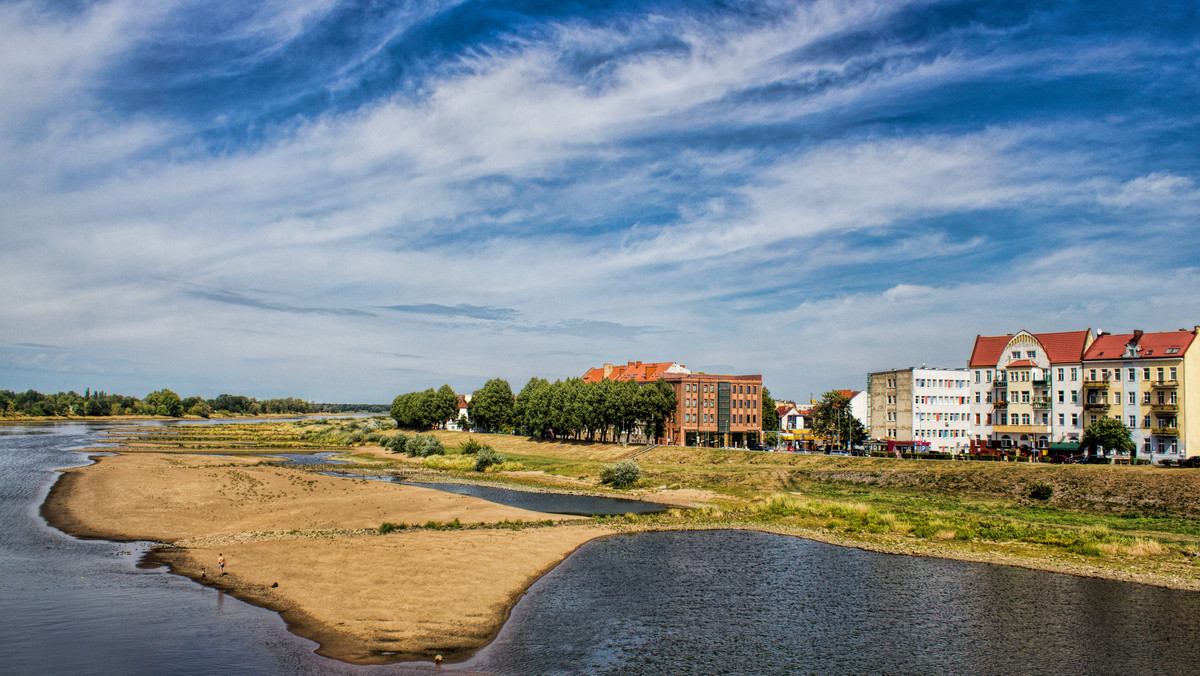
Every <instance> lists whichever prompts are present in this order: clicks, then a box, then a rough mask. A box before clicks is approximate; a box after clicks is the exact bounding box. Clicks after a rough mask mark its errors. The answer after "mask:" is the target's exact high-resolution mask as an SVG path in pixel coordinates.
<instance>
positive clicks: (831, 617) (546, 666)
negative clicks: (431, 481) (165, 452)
mask: <svg viewBox="0 0 1200 676" xmlns="http://www.w3.org/2000/svg"><path fill="white" fill-rule="evenodd" d="M103 429H104V427H103V426H100V425H87V424H78V423H70V424H49V425H23V426H0V518H2V519H3V523H4V524H5V527H4V529H2V530H0V571H3V575H0V614H2V615H3V616H2V617H0V672H3V673H11V674H45V673H72V674H111V673H123V674H151V673H154V674H159V673H164V672H169V673H186V674H229V673H251V674H282V673H289V674H291V673H297V674H309V673H311V674H326V673H333V674H364V673H367V674H392V673H426V672H431V671H434V670H435V669H434V667H432V666H431V665H425V664H417V665H391V666H385V667H357V666H352V665H345V664H342V663H339V662H335V661H332V660H328V659H326V658H323V657H319V656H317V655H315V654H314V653H313V652H312V650H313V649H314V648H315V644H313V643H311V642H310V641H307V640H304V639H301V638H298V637H296V636H293V635H292V634H290V633H288V632H287V630H286V628H285V627H284V624H283V622H282V620H280V619H279V617H278V616H277V615H275V614H274V613H271V612H267V611H265V610H262V609H259V608H254V607H252V606H248V605H246V604H244V603H242V602H240V601H237V600H236V599H233V598H231V597H228V596H226V595H224V594H221V593H220V592H217V591H214V590H211V589H208V588H205V587H203V586H201V585H198V584H196V583H193V582H191V581H190V580H186V579H183V578H180V577H177V576H174V575H170V574H168V573H167V572H166V571H165V569H162V568H154V569H143V568H139V567H138V565H137V564H138V561H139V559H140V555H141V553H142V552H144V551H145V544H129V543H109V542H103V541H84V540H78V539H76V538H72V537H69V536H67V535H64V534H63V533H61V532H59V531H57V530H55V529H53V528H50V527H49V526H47V525H46V523H45V522H44V521H43V520H42V519H41V517H40V515H39V506H40V505H41V502H42V501H43V499H44V498H45V495H46V492H47V491H48V490H49V488H50V486H51V484H52V483H53V481H54V479H55V476H56V475H55V472H54V469H56V468H61V467H69V466H78V465H81V464H85V463H86V462H87V459H86V456H85V454H83V453H79V452H75V451H72V450H70V449H73V448H79V447H84V446H91V445H95V444H97V443H99V442H100V441H101V440H102V439H101V437H100V432H101V431H102V430H103ZM440 670H441V671H452V672H456V673H494V674H575V673H588V674H607V673H612V674H628V673H639V674H714V673H729V674H735V673H737V674H740V673H764V674H791V673H835V674H843V673H844V674H853V673H889V674H928V673H964V674H1000V673H1028V674H1082V673H1087V674H1124V673H1138V674H1152V673H1161V674H1180V673H1200V594H1196V593H1191V592H1180V591H1173V590H1166V589H1160V588H1156V587H1148V586H1144V585H1135V584H1128V583H1120V582H1111V581H1107V580H1093V579H1087V578H1078V577H1072V576H1068V575H1059V574H1052V573H1043V572H1038V571H1029V570H1024V569H1020V568H1011V567H1004V566H994V565H986V564H975V563H964V562H957V561H942V560H936V559H923V558H916V557H905V556H893V555H886V554H878V553H874V552H867V551H862V550H857V549H849V548H844V547H835V546H832V545H826V544H822V543H817V542H812V541H807V540H800V539H797V538H792V537H785V536H780V535H772V534H766V533H757V532H749V531H715V532H683V533H680V532H669V533H645V534H638V535H620V536H613V537H608V538H603V539H600V540H596V541H593V542H590V543H588V544H585V545H584V546H583V547H581V548H580V549H579V550H578V551H577V552H576V553H575V554H573V555H572V556H571V557H570V558H568V559H567V560H566V561H565V562H564V563H563V564H562V565H560V566H559V567H557V568H556V569H555V570H553V571H552V572H551V573H549V574H548V575H546V576H545V577H543V578H542V579H541V580H539V581H538V582H537V583H536V584H535V585H534V586H533V587H532V588H531V589H530V590H529V593H528V594H526V595H525V597H524V598H523V599H522V600H521V602H520V603H518V604H517V606H516V607H515V608H514V610H513V613H512V616H511V618H510V620H509V621H508V622H507V623H506V624H505V626H504V628H503V630H502V631H501V633H500V635H499V636H498V637H497V639H496V640H495V641H494V642H493V643H492V644H491V645H489V646H488V647H487V648H485V649H484V650H482V651H481V652H480V653H478V654H477V655H476V656H475V657H474V658H473V659H472V660H470V661H469V662H467V663H465V664H460V665H445V666H443V667H441V668H440Z"/></svg>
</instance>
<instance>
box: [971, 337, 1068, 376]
mask: <svg viewBox="0 0 1200 676" xmlns="http://www.w3.org/2000/svg"><path fill="white" fill-rule="evenodd" d="M1090 333H1091V330H1090V329H1087V330H1084V331H1062V332H1058V333H1034V334H1031V335H1032V336H1033V337H1034V338H1036V339H1037V341H1038V342H1039V343H1041V344H1042V347H1043V348H1044V349H1045V350H1046V358H1047V359H1049V360H1050V363H1051V364H1074V363H1078V362H1079V361H1081V360H1082V358H1083V351H1084V350H1085V349H1086V348H1087V346H1088V342H1087V341H1088V335H1089V334H1090ZM1013 335H1014V334H1011V333H1010V334H1008V335H1006V336H975V347H974V349H972V350H971V359H970V361H969V362H967V366H968V368H988V367H993V368H994V367H995V366H996V364H998V363H1000V358H1001V357H1003V356H1004V348H1005V346H1006V345H1008V341H1010V340H1012V338H1013Z"/></svg>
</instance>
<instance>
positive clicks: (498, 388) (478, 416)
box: [467, 378, 515, 432]
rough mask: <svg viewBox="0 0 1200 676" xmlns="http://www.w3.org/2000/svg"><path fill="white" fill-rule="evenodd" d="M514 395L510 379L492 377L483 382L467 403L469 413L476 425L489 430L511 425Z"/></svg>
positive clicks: (501, 428)
mask: <svg viewBox="0 0 1200 676" xmlns="http://www.w3.org/2000/svg"><path fill="white" fill-rule="evenodd" d="M514 403H515V402H514V397H513V393H512V388H511V387H509V385H508V381H507V380H504V379H503V378H492V379H491V380H489V381H487V382H486V383H484V384H483V388H481V389H480V390H479V391H478V392H476V393H475V394H474V395H473V396H472V397H471V403H469V404H467V415H469V416H470V417H471V420H472V421H474V423H475V424H476V425H478V426H479V427H482V428H483V429H485V430H488V431H489V432H495V431H500V430H503V429H505V428H507V427H510V426H511V425H512V422H513V404H514Z"/></svg>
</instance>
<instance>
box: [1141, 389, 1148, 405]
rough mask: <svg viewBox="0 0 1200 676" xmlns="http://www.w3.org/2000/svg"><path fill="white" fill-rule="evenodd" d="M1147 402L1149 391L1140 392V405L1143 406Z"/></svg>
mask: <svg viewBox="0 0 1200 676" xmlns="http://www.w3.org/2000/svg"><path fill="white" fill-rule="evenodd" d="M1149 403H1150V393H1149V392H1143V393H1142V405H1143V406H1145V405H1147V404H1149Z"/></svg>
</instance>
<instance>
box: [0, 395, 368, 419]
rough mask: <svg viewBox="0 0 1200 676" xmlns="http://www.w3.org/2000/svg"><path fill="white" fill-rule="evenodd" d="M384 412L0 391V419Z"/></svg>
mask: <svg viewBox="0 0 1200 676" xmlns="http://www.w3.org/2000/svg"><path fill="white" fill-rule="evenodd" d="M389 408H390V407H389V406H388V405H387V404H322V403H317V402H309V401H304V400H303V399H297V398H295V397H288V398H286V399H261V400H260V399H255V398H254V397H246V396H242V395H235V394H222V395H220V396H218V397H216V398H215V399H204V398H201V397H186V398H184V397H180V396H179V395H178V394H176V393H174V392H172V391H171V390H168V389H162V390H156V391H154V392H151V393H150V394H147V395H146V396H145V397H143V398H142V399H138V398H137V397H131V396H127V395H123V394H108V393H106V392H92V391H91V389H90V388H89V389H88V390H86V391H85V392H84V393H83V394H79V393H78V392H76V391H74V390H72V391H70V392H59V393H57V394H42V393H41V392H38V391H36V390H26V391H25V392H13V391H12V390H0V415H27V416H34V417H47V416H88V417H97V416H114V415H162V416H168V417H172V418H179V417H182V416H184V415H185V414H186V415H194V416H200V417H202V418H207V417H209V416H212V415H237V416H255V415H264V414H302V413H387V412H388V410H389Z"/></svg>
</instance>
